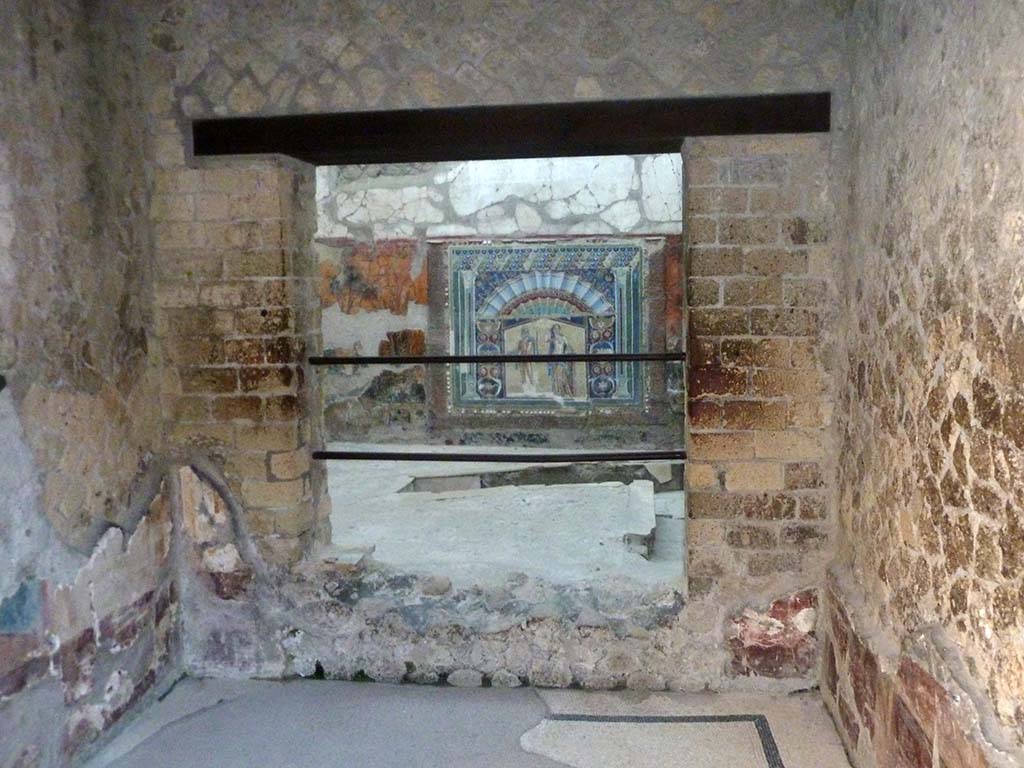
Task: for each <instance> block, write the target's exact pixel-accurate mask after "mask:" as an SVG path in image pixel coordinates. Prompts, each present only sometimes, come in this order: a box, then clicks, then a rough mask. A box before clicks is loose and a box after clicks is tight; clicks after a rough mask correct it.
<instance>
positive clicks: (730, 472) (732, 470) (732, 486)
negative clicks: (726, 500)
mask: <svg viewBox="0 0 1024 768" xmlns="http://www.w3.org/2000/svg"><path fill="white" fill-rule="evenodd" d="M783 485H784V482H783V465H782V464H780V463H778V462H772V461H735V462H729V463H728V464H726V465H725V488H726V490H728V491H736V492H748V491H749V492H755V493H756V492H759V491H777V490H782V487H783Z"/></svg>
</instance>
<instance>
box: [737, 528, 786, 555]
mask: <svg viewBox="0 0 1024 768" xmlns="http://www.w3.org/2000/svg"><path fill="white" fill-rule="evenodd" d="M725 541H726V543H727V544H728V545H729V546H730V547H734V548H736V549H774V548H775V547H777V546H778V543H779V538H778V534H777V533H776V532H775V530H774V529H773V528H762V527H761V526H756V525H731V526H729V529H728V530H727V531H726V534H725Z"/></svg>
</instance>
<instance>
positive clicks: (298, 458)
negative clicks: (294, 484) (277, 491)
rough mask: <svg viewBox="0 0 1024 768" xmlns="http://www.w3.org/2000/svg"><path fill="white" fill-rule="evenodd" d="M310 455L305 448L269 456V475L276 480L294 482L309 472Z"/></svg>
mask: <svg viewBox="0 0 1024 768" xmlns="http://www.w3.org/2000/svg"><path fill="white" fill-rule="evenodd" d="M309 461H310V453H309V450H308V449H306V448H300V449H298V450H294V451H285V452H284V453H272V454H270V474H271V476H272V477H273V478H274V479H276V480H294V479H296V478H299V477H302V476H303V475H305V474H306V473H307V472H309Z"/></svg>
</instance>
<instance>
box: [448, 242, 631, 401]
mask: <svg viewBox="0 0 1024 768" xmlns="http://www.w3.org/2000/svg"><path fill="white" fill-rule="evenodd" d="M448 262H449V270H450V271H449V286H450V293H449V302H448V303H449V320H450V329H451V347H452V350H453V353H454V354H457V355H473V354H480V355H536V354H539V355H548V354H550V355H557V354H573V353H593V354H600V353H617V352H641V351H644V350H645V349H646V342H647V328H646V319H645V317H644V312H643V300H642V299H643V295H644V283H645V274H644V265H645V253H644V248H643V245H642V244H640V243H637V242H628V243H626V242H602V243H593V242H558V243H497V244H488V245H452V246H450V247H449V250H448ZM644 387H645V380H644V369H643V365H640V364H631V363H617V362H613V361H609V362H607V363H605V362H595V363H566V362H551V363H543V362H541V363H523V362H513V363H497V364H475V365H463V366H453V367H452V376H451V400H452V406H453V407H454V408H456V409H494V408H502V409H505V408H508V409H532V410H537V409H541V410H543V409H545V408H554V407H557V408H566V407H568V408H575V409H587V408H591V407H594V406H630V405H634V406H635V405H640V404H641V403H642V401H643V395H644Z"/></svg>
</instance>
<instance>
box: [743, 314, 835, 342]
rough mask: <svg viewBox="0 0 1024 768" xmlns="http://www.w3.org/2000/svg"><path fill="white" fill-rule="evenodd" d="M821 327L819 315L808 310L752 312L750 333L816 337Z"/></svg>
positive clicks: (756, 334)
mask: <svg viewBox="0 0 1024 768" xmlns="http://www.w3.org/2000/svg"><path fill="white" fill-rule="evenodd" d="M820 327H821V318H820V317H819V315H818V313H817V312H814V311H812V310H808V309H798V308H784V309H765V308H754V309H751V310H750V332H751V333H752V334H754V335H755V336H816V335H817V334H818V331H819V330H820Z"/></svg>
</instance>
